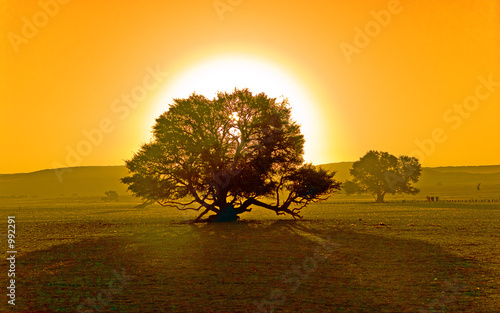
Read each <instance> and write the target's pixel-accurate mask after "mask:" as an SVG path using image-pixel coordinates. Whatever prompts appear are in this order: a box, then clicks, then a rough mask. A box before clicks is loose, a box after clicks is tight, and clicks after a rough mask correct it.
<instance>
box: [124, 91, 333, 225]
mask: <svg viewBox="0 0 500 313" xmlns="http://www.w3.org/2000/svg"><path fill="white" fill-rule="evenodd" d="M304 142H305V140H304V136H303V135H302V134H301V132H300V126H299V125H298V124H297V123H296V122H295V121H293V120H292V118H291V108H290V106H289V103H288V100H287V99H284V100H283V101H281V102H278V101H276V99H275V98H269V97H267V96H266V95H265V94H264V93H260V94H257V95H253V94H252V93H251V92H250V91H249V90H248V89H241V90H240V89H235V90H234V92H232V93H226V92H224V93H222V92H219V93H218V94H217V97H215V98H214V99H212V100H209V99H207V98H205V97H204V96H202V95H197V94H195V93H193V94H192V95H191V96H190V97H189V98H185V99H174V100H173V103H172V104H171V105H170V107H169V110H168V111H166V112H165V113H163V114H162V115H161V116H159V117H158V118H157V119H156V124H155V125H154V126H153V138H152V140H151V141H150V142H149V143H146V144H144V145H142V146H141V147H140V149H139V151H138V152H136V153H135V154H134V156H133V157H132V159H130V160H128V161H126V166H127V168H128V169H129V175H128V176H127V177H125V178H123V179H122V181H123V182H124V183H125V184H127V185H128V189H129V190H130V191H132V193H133V194H135V195H136V196H138V197H141V198H143V199H145V200H154V201H157V202H158V203H160V204H161V205H163V206H166V207H173V208H177V209H180V210H196V211H199V215H198V217H197V219H196V220H195V221H202V220H203V219H202V217H203V216H204V215H205V214H207V213H210V212H211V213H214V215H212V216H211V217H210V218H209V219H208V220H216V221H225V220H235V219H237V218H238V215H239V214H241V213H243V212H248V211H250V210H251V209H252V208H253V207H261V208H265V209H269V210H272V211H274V212H276V214H289V215H291V216H293V217H294V218H301V215H300V211H301V209H303V208H304V207H306V206H307V205H308V204H309V203H311V202H316V201H319V200H323V199H325V198H326V197H327V196H328V195H329V194H330V193H331V192H333V191H335V190H338V189H339V188H340V183H339V182H338V181H336V180H335V179H334V178H333V176H334V174H335V173H330V172H328V171H325V170H322V169H317V168H316V167H314V166H313V165H312V164H304V160H303V153H304ZM205 220H207V219H205Z"/></svg>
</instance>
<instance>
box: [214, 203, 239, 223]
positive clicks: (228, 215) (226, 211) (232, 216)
mask: <svg viewBox="0 0 500 313" xmlns="http://www.w3.org/2000/svg"><path fill="white" fill-rule="evenodd" d="M239 218H240V217H239V216H238V214H236V212H235V210H234V206H232V205H229V204H227V205H226V206H225V207H224V208H222V209H221V210H220V212H219V214H217V217H216V218H215V222H234V221H237V220H238V219H239Z"/></svg>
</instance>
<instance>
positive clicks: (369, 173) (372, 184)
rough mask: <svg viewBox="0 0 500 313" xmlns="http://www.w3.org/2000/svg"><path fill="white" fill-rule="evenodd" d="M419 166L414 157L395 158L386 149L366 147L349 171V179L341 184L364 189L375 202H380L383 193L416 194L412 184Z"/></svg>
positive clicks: (415, 179) (357, 189)
mask: <svg viewBox="0 0 500 313" xmlns="http://www.w3.org/2000/svg"><path fill="white" fill-rule="evenodd" d="M421 171H422V167H421V165H420V163H419V161H418V159H417V158H415V157H409V156H405V155H402V156H400V157H396V156H394V155H392V154H389V153H388V152H380V151H374V150H370V151H368V152H367V153H366V154H365V155H364V156H363V157H362V158H360V159H359V160H358V161H356V162H354V163H353V165H352V168H351V170H350V173H351V176H352V177H353V179H352V180H350V181H347V182H346V183H345V184H346V185H347V186H349V190H350V191H358V192H368V193H370V194H372V195H373V196H374V197H375V199H376V202H384V196H385V195H386V194H387V193H391V194H395V193H407V194H417V193H418V192H419V191H420V190H419V189H417V188H415V187H413V186H412V183H416V182H417V181H418V179H419V177H420V172H421Z"/></svg>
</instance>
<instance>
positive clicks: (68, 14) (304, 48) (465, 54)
mask: <svg viewBox="0 0 500 313" xmlns="http://www.w3.org/2000/svg"><path fill="white" fill-rule="evenodd" d="M0 12H1V13H0V14H1V16H0V21H1V22H0V23H1V24H0V29H1V36H2V40H1V41H0V42H1V47H0V48H1V49H0V54H1V58H0V75H1V76H0V96H1V99H2V101H1V107H0V108H1V111H0V173H15V172H29V171H35V170H40V169H45V168H53V167H64V166H77V165H82V166H83V165H119V164H123V160H124V159H128V158H130V157H131V155H132V153H133V152H134V151H136V150H137V149H138V147H139V145H140V143H141V142H144V141H147V140H148V138H149V137H150V133H149V130H150V127H151V126H152V123H153V121H154V117H155V116H156V115H157V114H159V112H161V111H162V110H165V109H166V108H167V104H168V101H169V100H168V99H169V97H171V96H174V95H181V94H182V92H183V91H184V90H187V89H189V88H190V87H191V84H192V85H193V88H192V90H191V91H197V90H204V89H203V88H205V87H207V88H208V86H217V84H219V83H220V84H221V86H222V85H224V87H221V88H226V86H225V85H227V84H229V83H230V82H231V79H228V76H230V77H232V76H233V75H234V77H235V78H234V81H235V85H238V84H245V83H246V81H245V80H244V78H245V77H246V76H245V75H242V72H243V73H244V74H247V73H248V75H247V76H248V79H249V80H248V84H249V85H251V86H256V87H255V88H261V89H265V90H260V91H264V92H269V93H270V94H273V93H274V92H281V91H283V94H284V96H287V97H290V100H295V101H296V102H295V103H294V102H293V101H292V103H291V104H292V106H293V107H294V108H295V112H296V115H295V116H296V118H297V120H299V122H301V123H302V124H303V126H304V129H303V131H304V134H305V136H306V141H307V144H306V155H305V158H306V160H307V161H312V162H313V163H315V164H321V163H329V162H338V161H355V160H357V159H359V157H361V156H362V155H364V154H365V153H366V152H367V151H368V150H370V149H376V150H383V151H388V152H390V153H393V154H396V155H400V154H413V155H416V156H418V157H419V158H420V159H421V161H422V164H423V165H424V166H441V165H487V164H500V148H499V142H500V126H499V125H500V123H499V118H500V105H499V104H500V64H499V63H500V62H499V57H500V32H499V27H500V5H499V1H491V0H490V1H486V0H479V1H469V0H467V1H466V0H447V1H444V0H443V1H435V0H433V1H431V0H421V1H410V0H404V1H395V0H390V1H387V0H384V1H382V0H380V1H379V0H377V1H375V0H374V1H347V0H337V1H311V2H304V1H286V2H283V1H268V0H220V1H213V0H191V1H159V0H158V1H147V0H146V1H132V0H128V1H105V2H104V1H81V0H64V1H63V0H60V1H56V0H40V1H2V2H1V3H0ZM224 60H226V61H227V62H226V63H224ZM229 60H231V61H229ZM217 62H219V63H217ZM231 62H233V63H231ZM235 62H236V63H235ZM238 62H242V63H244V64H241V67H240V65H238ZM211 64H220V66H221V68H223V69H224V70H221V72H220V73H219V74H215V75H214V74H213V73H214V72H213V71H214V69H213V68H212V69H211V70H210V65H211ZM236 67H238V68H239V70H238V71H237V70H233V72H231V69H233V68H236ZM260 72H263V73H264V74H263V75H262V76H261V77H259V73H260ZM217 75H220V76H219V77H218V76H217ZM205 81H206V82H207V84H206V85H205V84H204V82H205ZM207 90H208V89H207ZM181 91H182V92H181Z"/></svg>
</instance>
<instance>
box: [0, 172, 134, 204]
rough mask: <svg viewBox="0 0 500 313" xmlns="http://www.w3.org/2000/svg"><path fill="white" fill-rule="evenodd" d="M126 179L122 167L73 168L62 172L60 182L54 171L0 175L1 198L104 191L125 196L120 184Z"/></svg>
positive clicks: (85, 193)
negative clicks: (121, 180)
mask: <svg viewBox="0 0 500 313" xmlns="http://www.w3.org/2000/svg"><path fill="white" fill-rule="evenodd" d="M60 173H63V172H62V171H60ZM125 175H127V168H126V167H125V166H82V167H72V168H68V169H65V171H64V173H63V174H62V175H61V176H60V177H61V178H62V180H61V181H60V180H59V177H58V176H57V175H56V170H42V171H37V172H32V173H23V174H0V197H13V196H29V197H32V196H37V197H61V196H64V197H67V196H73V195H78V196H97V195H101V196H104V192H105V191H107V190H114V191H116V192H117V193H118V194H126V193H127V191H126V186H125V185H124V184H122V183H121V182H120V178H121V177H124V176H125Z"/></svg>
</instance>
